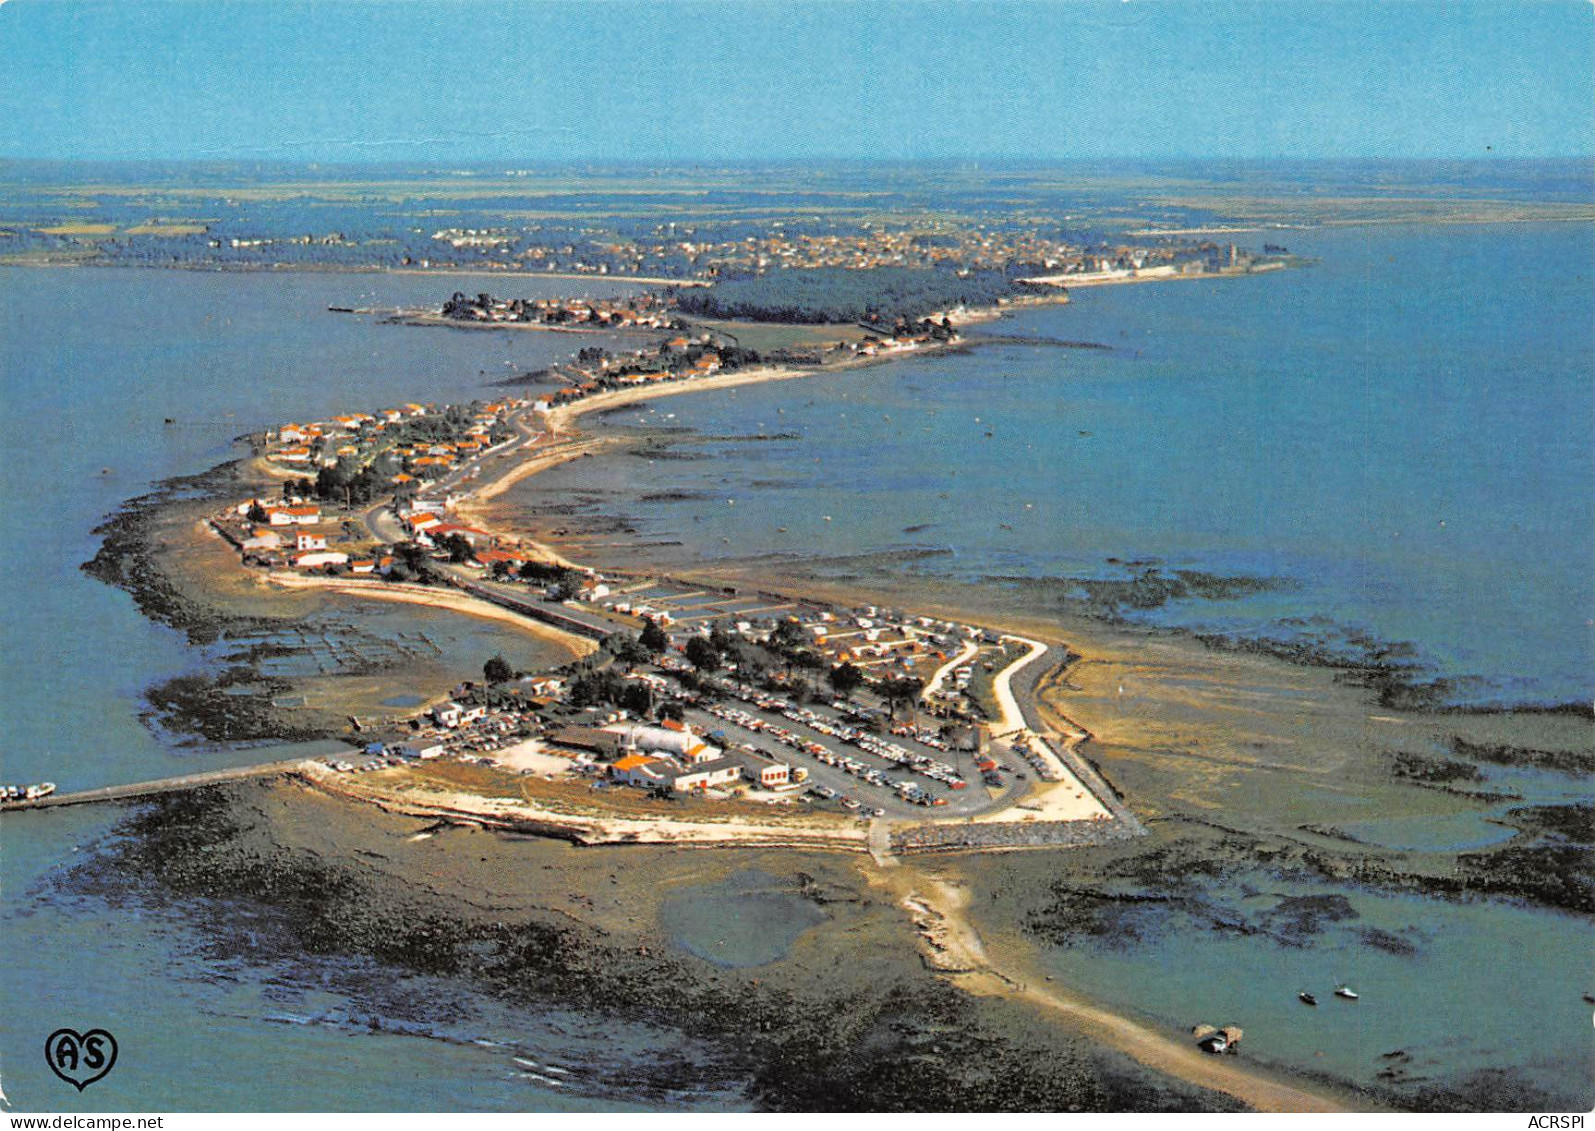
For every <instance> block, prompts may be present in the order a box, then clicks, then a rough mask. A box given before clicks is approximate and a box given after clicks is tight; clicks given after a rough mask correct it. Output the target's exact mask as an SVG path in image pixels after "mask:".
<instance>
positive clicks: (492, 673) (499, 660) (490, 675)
mask: <svg viewBox="0 0 1595 1131" xmlns="http://www.w3.org/2000/svg"><path fill="white" fill-rule="evenodd" d="M482 678H484V679H486V680H487V682H488V683H508V682H509V681H510V680H512V679H514V678H515V671H514V669H513V668H511V667H510V665H509V661H508V660H506V659H505V658H504V657H503V656H494V657H493V658H492V659H490V660H488V661H487V663H485V664H483V665H482Z"/></svg>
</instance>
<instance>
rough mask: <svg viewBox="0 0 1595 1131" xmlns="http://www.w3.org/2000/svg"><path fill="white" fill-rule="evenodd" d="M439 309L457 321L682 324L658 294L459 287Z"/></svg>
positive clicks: (637, 326) (634, 326)
mask: <svg viewBox="0 0 1595 1131" xmlns="http://www.w3.org/2000/svg"><path fill="white" fill-rule="evenodd" d="M439 313H440V314H441V315H442V316H443V317H444V318H448V319H451V320H453V321H456V322H494V323H500V322H502V323H533V324H536V325H541V326H554V327H566V328H573V329H580V328H583V327H586V328H590V329H595V330H597V329H608V330H672V329H678V328H680V327H681V325H682V323H681V320H680V319H678V318H674V317H672V316H671V314H670V312H669V311H668V310H667V309H666V308H665V305H664V302H663V301H662V300H661V299H659V298H658V297H657V296H655V295H638V296H636V297H634V298H626V299H572V298H539V299H525V298H515V299H501V298H495V297H494V296H492V295H490V294H478V295H476V296H474V297H472V296H470V295H467V294H464V293H463V292H460V291H456V292H455V293H454V295H453V296H452V297H451V298H450V299H449V300H448V301H447V302H445V303H444V304H443V309H442V310H441V311H439Z"/></svg>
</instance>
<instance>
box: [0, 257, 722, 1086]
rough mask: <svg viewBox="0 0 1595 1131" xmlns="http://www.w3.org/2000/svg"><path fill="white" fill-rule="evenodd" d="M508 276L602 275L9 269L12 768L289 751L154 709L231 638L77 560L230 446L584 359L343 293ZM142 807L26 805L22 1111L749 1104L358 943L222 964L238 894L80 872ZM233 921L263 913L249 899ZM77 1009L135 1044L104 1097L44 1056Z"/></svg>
mask: <svg viewBox="0 0 1595 1131" xmlns="http://www.w3.org/2000/svg"><path fill="white" fill-rule="evenodd" d="M506 286H513V287H514V289H515V293H517V294H524V295H553V294H566V293H572V292H573V291H585V290H587V289H588V288H587V286H586V285H585V284H573V283H570V282H560V281H540V280H517V281H515V282H514V283H510V282H509V281H508V280H504V279H502V278H498V277H493V278H484V279H475V278H463V279H461V278H448V279H438V278H430V277H412V276H405V277H400V276H392V275H334V274H317V273H284V274H226V275H217V274H207V273H199V272H186V271H151V270H117V269H104V270H98V269H62V270H24V269H7V268H0V387H3V388H4V390H5V408H6V410H5V412H4V413H3V414H0V438H3V442H4V444H5V448H6V450H7V453H8V455H7V458H6V459H5V460H4V471H3V472H0V513H4V514H5V516H6V519H7V521H8V522H9V523H10V525H11V534H10V535H8V536H7V537H5V538H3V539H0V578H3V579H4V580H3V585H4V593H5V597H6V602H5V606H6V615H5V617H4V618H0V673H3V679H4V683H5V688H6V695H5V699H4V705H3V708H0V723H3V727H4V741H3V743H0V780H4V781H20V782H31V781H39V780H45V779H49V780H54V781H56V782H58V783H59V784H60V785H61V786H62V787H63V788H86V787H92V786H96V785H104V784H109V783H115V782H126V781H140V780H147V779H150V778H155V777H164V776H167V775H171V774H177V773H188V772H193V771H195V770H199V769H207V768H214V767H218V766H225V765H234V764H246V763H252V762H259V761H269V760H274V759H282V758H286V757H288V756H290V753H291V750H290V748H284V747H282V746H271V747H267V748H259V747H256V748H247V747H242V748H228V747H218V746H201V747H198V748H195V747H189V746H181V747H180V746H177V745H174V744H173V743H172V742H171V741H170V740H168V739H165V738H163V737H161V736H159V735H157V734H156V733H155V732H153V731H152V730H151V729H150V728H148V727H147V726H145V725H144V724H143V722H142V721H141V718H140V715H141V711H142V708H143V704H142V692H143V691H144V689H145V688H147V687H149V686H151V685H153V684H157V683H161V682H163V681H165V680H167V679H169V678H171V677H172V676H174V675H178V674H182V673H184V672H186V671H190V670H194V669H195V668H196V667H198V666H200V665H201V664H202V663H203V662H204V654H203V652H202V651H201V650H199V649H194V648H191V647H189V645H188V644H187V643H186V641H185V639H184V638H183V637H182V636H181V634H179V633H177V632H174V631H171V630H169V629H166V628H163V627H161V626H158V625H154V624H152V623H151V622H149V621H148V620H146V619H145V618H144V617H143V616H142V615H141V614H140V613H139V612H138V610H137V609H136V608H135V607H134V605H133V602H132V600H131V599H130V598H129V597H128V596H127V595H126V594H125V593H122V592H120V591H119V590H116V589H113V588H111V587H109V586H106V585H104V584H102V583H100V582H99V581H96V580H94V579H93V578H90V577H88V576H87V575H85V574H84V573H82V572H81V571H80V570H79V568H78V567H79V565H80V563H82V562H84V561H86V560H87V559H88V558H90V557H92V556H93V554H94V552H95V550H96V549H97V548H98V540H97V539H96V537H95V536H94V535H93V533H92V531H93V528H94V527H95V526H96V525H97V524H98V523H99V522H100V521H101V520H102V519H103V518H104V517H105V516H106V515H107V514H109V513H110V512H112V511H114V510H115V509H116V508H117V507H118V506H119V505H120V504H121V503H122V502H123V501H124V500H125V499H127V498H129V497H131V496H134V495H137V494H140V493H141V492H144V491H146V490H148V489H149V488H150V487H151V486H152V485H153V484H154V483H156V482H157V481H159V480H161V479H164V478H166V477H169V476H174V475H187V474H193V473H196V472H200V471H204V470H205V469H207V468H209V467H211V466H212V465H214V464H216V463H218V462H221V461H222V460H224V459H228V458H232V457H234V456H237V455H239V454H247V449H243V451H242V453H241V451H240V449H239V447H238V446H237V445H235V444H234V443H233V439H234V438H235V437H237V436H239V435H240V434H244V433H248V432H251V431H254V430H257V429H262V428H265V427H268V426H271V425H273V424H278V423H282V422H284V421H287V420H293V419H324V418H326V417H327V416H330V415H332V414H334V413H337V412H341V411H349V410H361V409H368V408H372V407H377V406H382V405H390V404H397V403H403V402H405V401H410V400H419V401H466V400H471V399H486V398H491V397H493V396H495V395H498V394H499V393H500V392H501V390H495V389H492V388H489V387H487V385H488V382H489V381H492V380H497V379H500V378H502V377H504V376H512V375H515V374H517V373H521V372H525V371H528V370H535V369H540V368H542V367H544V366H546V365H547V364H548V363H549V362H550V361H553V360H556V359H559V358H562V357H564V356H565V355H566V354H568V353H569V352H570V351H571V350H572V349H573V348H574V347H573V346H572V345H571V339H569V338H568V337H566V336H564V335H557V334H545V333H533V332H515V331H504V332H494V331H450V330H444V329H420V328H410V327H399V326H382V325H378V324H377V323H376V322H375V321H374V320H373V319H370V318H361V317H354V316H350V315H344V314H334V313H329V312H328V311H327V309H326V308H327V306H328V305H339V306H366V305H376V306H393V305H407V306H408V305H421V304H428V303H436V302H438V301H440V300H441V298H443V297H446V296H447V294H448V293H450V292H452V291H453V290H454V289H456V288H459V287H464V288H466V289H469V290H492V289H497V290H500V291H502V290H503V288H504V287H506ZM624 289H625V288H623V287H617V286H606V287H605V290H604V293H616V292H621V291H623V290H624ZM168 417H170V418H172V420H173V423H171V424H167V423H165V421H166V418H168ZM350 607H352V606H350V605H348V604H345V605H344V606H343V611H344V612H345V613H347V611H348V609H349V608H350ZM406 613H407V610H401V609H400V608H399V607H398V606H389V605H379V606H376V607H375V608H373V609H368V610H366V612H365V616H364V618H363V620H364V623H365V624H366V626H367V627H371V628H373V630H379V629H380V626H381V624H382V622H383V621H385V620H386V621H392V620H394V619H395V618H400V617H404V616H405V615H406ZM436 617H437V619H438V621H439V623H437V624H434V625H431V626H430V631H429V635H430V637H431V638H432V639H433V640H434V641H435V642H437V644H438V645H439V647H440V648H442V649H443V650H445V651H447V652H456V653H458V654H459V655H460V656H461V657H462V658H463V657H464V656H466V655H470V656H473V657H475V659H474V663H475V664H477V665H479V664H480V662H481V656H482V655H484V654H489V653H490V651H491V649H493V648H495V647H498V646H500V644H501V643H502V641H501V640H500V636H501V635H502V633H504V632H506V631H507V630H501V629H499V628H498V626H495V625H488V624H482V623H478V622H470V623H453V624H450V623H446V622H448V621H449V618H447V616H446V614H441V613H440V614H436ZM411 619H412V620H417V621H424V620H425V619H426V613H425V611H422V615H421V616H420V617H419V618H411ZM453 620H454V621H456V622H457V621H459V618H453ZM406 627H408V628H414V627H415V625H414V624H412V623H410V621H409V620H407V621H406ZM470 670H471V669H470V667H468V666H466V667H462V668H461V672H460V674H461V676H462V677H464V676H468V675H469V674H470ZM302 749H304V750H305V752H306V753H313V752H316V751H319V750H322V749H323V744H313V745H310V746H307V747H304V748H302ZM119 814H120V810H119V809H118V808H88V809H56V810H47V811H42V812H38V813H24V814H15V815H7V816H5V817H4V818H0V955H4V956H5V957H4V966H5V977H4V979H0V1017H4V1023H3V1024H0V1094H3V1095H4V1096H5V1097H6V1100H7V1101H8V1102H9V1104H10V1105H11V1107H12V1108H14V1109H20V1110H34V1111H37V1110H47V1111H50V1110H53V1111H67V1110H77V1111H85V1110H86V1111H100V1110H107V1109H114V1110H167V1109H174V1108H175V1109H179V1110H223V1111H225V1110H273V1109H288V1110H293V1109H300V1110H303V1109H311V1110H356V1111H359V1110H399V1111H415V1110H428V1109H444V1110H461V1111H471V1110H521V1109H527V1108H534V1109H543V1110H583V1109H594V1108H603V1109H605V1110H616V1109H628V1108H629V1109H643V1108H657V1107H661V1106H663V1107H693V1108H703V1107H709V1108H720V1107H726V1106H737V1105H738V1104H740V1103H741V1102H742V1101H741V1100H740V1098H739V1097H738V1096H737V1095H735V1094H734V1093H725V1094H722V1093H720V1092H711V1093H707V1094H701V1095H700V1094H692V1093H679V1094H660V1093H655V1092H644V1091H641V1090H639V1089H638V1088H637V1087H636V1081H637V1080H639V1079H642V1078H643V1077H644V1076H645V1074H644V1073H643V1072H641V1071H640V1070H635V1069H638V1068H639V1065H640V1061H641V1060H647V1059H648V1058H649V1057H650V1056H657V1055H667V1054H668V1055H673V1053H674V1051H675V1050H676V1049H677V1047H678V1046H679V1044H680V1042H679V1037H678V1035H677V1034H674V1033H667V1032H660V1031H655V1030H650V1029H647V1028H644V1027H637V1026H621V1027H619V1028H617V1027H616V1025H615V1023H614V1022H613V1021H612V1020H610V1019H606V1018H602V1017H583V1016H579V1015H575V1014H571V1015H560V1014H554V1013H546V1012H536V1011H527V1010H510V1009H505V1008H502V1007H500V1006H497V1005H496V1004H495V1003H493V1002H491V1001H489V1000H487V999H484V998H481V997H477V996H473V995H472V994H470V992H469V990H468V988H466V987H462V986H457V985H431V986H428V985H421V984H418V983H411V982H405V983H403V984H401V985H399V986H398V987H397V988H393V987H394V982H393V977H392V975H391V973H383V974H382V975H381V976H371V977H365V978H364V979H362V978H361V977H360V974H361V968H360V964H359V963H356V962H342V961H338V960H334V959H330V958H320V959H316V960H313V961H312V960H308V959H297V960H296V959H294V958H292V957H289V956H284V955H282V954H281V953H279V952H271V953H269V954H264V955H262V956H259V957H255V958H251V957H247V956H246V957H245V958H243V959H232V960H225V961H224V960H220V959H218V958H217V957H216V956H215V954H213V953H212V952H211V951H210V947H211V946H212V944H213V942H214V940H215V937H216V933H215V931H214V930H213V929H212V926H213V924H212V925H207V922H206V921H207V919H209V918H212V917H214V915H215V911H214V909H206V908H205V907H203V906H202V905H200V904H193V905H186V906H185V905H178V906H175V907H152V906H148V905H145V904H144V903H142V902H141V901H140V900H138V899H136V898H132V899H129V900H127V901H125V902H116V903H114V904H108V903H107V902H106V901H105V900H103V899H99V898H92V897H85V896H79V895H76V894H74V892H73V885H72V883H71V882H70V881H69V880H67V879H65V876H66V874H67V873H68V872H69V871H70V869H71V868H72V867H73V866H74V865H75V864H76V863H78V862H79V861H81V860H83V859H85V858H86V857H87V856H88V855H90V854H92V853H93V851H94V848H95V846H96V845H97V844H98V843H100V841H101V840H102V839H103V838H104V837H106V836H109V835H112V833H113V830H114V826H115V824H116V822H117V820H118V818H119ZM262 929H264V928H262ZM228 930H230V931H231V932H232V933H233V934H234V935H236V934H238V933H239V932H238V921H237V919H236V917H234V918H233V919H230V920H229V924H228ZM243 933H244V934H245V935H246V936H247V934H248V932H247V931H245V932H243ZM233 941H235V942H236V939H234V940H233ZM417 1003H423V1004H424V1005H425V1003H431V1004H430V1005H425V1008H424V1009H423V1010H422V1012H423V1013H425V1014H428V1016H429V1017H430V1019H428V1017H423V1018H420V1019H417V1018H416V1017H414V1016H407V1017H403V1018H400V1019H396V1015H400V1014H403V1013H404V1012H405V1009H404V1008H401V1007H407V1008H408V1009H409V1010H413V1009H415V1008H416V1005H417ZM373 1018H375V1019H376V1024H377V1026H378V1029H377V1030H376V1031H373V1029H372V1019H373ZM62 1026H67V1027H72V1028H76V1029H78V1030H80V1031H81V1030H87V1029H89V1028H93V1027H101V1028H105V1029H107V1030H109V1031H111V1032H112V1033H113V1034H114V1035H115V1036H116V1037H117V1038H118V1041H119V1042H120V1051H119V1054H118V1061H117V1064H116V1066H115V1068H114V1069H113V1071H112V1072H111V1073H110V1074H109V1075H108V1076H107V1077H106V1078H105V1079H103V1080H101V1081H99V1082H97V1083H95V1084H93V1085H91V1086H90V1087H89V1088H88V1089H87V1090H86V1091H84V1092H83V1093H81V1094H79V1093H78V1092H77V1091H75V1090H74V1089H73V1088H72V1087H70V1086H69V1085H67V1084H65V1083H63V1082H62V1081H60V1080H57V1079H56V1078H55V1077H53V1076H52V1075H50V1073H49V1072H48V1070H47V1069H46V1066H45V1063H44V1058H43V1054H42V1051H41V1050H42V1049H43V1045H44V1040H45V1037H46V1036H47V1035H48V1034H49V1033H50V1032H52V1031H53V1030H54V1029H56V1028H59V1027H62ZM517 1057H518V1058H519V1059H518V1060H517V1059H516V1058H517ZM528 1065H532V1066H533V1067H528ZM641 1067H645V1065H642V1066H641Z"/></svg>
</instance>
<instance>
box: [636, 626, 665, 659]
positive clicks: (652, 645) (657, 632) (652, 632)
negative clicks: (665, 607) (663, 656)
mask: <svg viewBox="0 0 1595 1131" xmlns="http://www.w3.org/2000/svg"><path fill="white" fill-rule="evenodd" d="M638 641H639V643H641V644H642V646H643V647H644V648H646V649H648V652H649V654H650V655H654V656H657V655H658V654H659V653H661V652H664V651H666V650H668V649H669V647H670V636H669V634H668V633H666V632H665V630H664V629H663V628H661V627H660V626H659V622H658V621H656V620H654V619H653V617H643V619H642V635H641V636H640V637H638Z"/></svg>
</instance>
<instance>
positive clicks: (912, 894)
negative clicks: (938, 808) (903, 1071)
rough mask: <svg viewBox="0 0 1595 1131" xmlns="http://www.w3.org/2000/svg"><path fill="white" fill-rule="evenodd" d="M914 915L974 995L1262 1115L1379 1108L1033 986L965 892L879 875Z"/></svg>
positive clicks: (937, 956)
mask: <svg viewBox="0 0 1595 1131" xmlns="http://www.w3.org/2000/svg"><path fill="white" fill-rule="evenodd" d="M875 878H876V881H877V882H879V883H882V884H885V885H887V886H889V887H890V888H892V889H893V890H894V892H895V893H896V894H897V896H898V900H899V902H900V903H901V904H902V906H904V907H905V908H906V909H907V910H908V911H909V912H910V914H911V915H913V916H914V919H915V923H916V926H918V927H919V928H920V934H921V936H922V938H924V939H925V941H926V945H927V947H928V948H929V949H930V952H931V954H930V956H929V961H930V965H931V967H932V968H933V969H939V970H941V971H942V973H943V974H944V975H945V976H948V977H951V978H954V979H956V982H957V984H958V985H959V986H960V987H962V988H963V989H965V990H968V991H969V992H971V993H977V994H983V995H987V996H994V997H1005V998H1010V999H1017V1000H1022V1001H1026V1002H1030V1003H1032V1004H1033V1005H1036V1006H1038V1007H1040V1008H1041V1009H1043V1010H1044V1011H1047V1012H1050V1013H1056V1014H1059V1015H1060V1016H1062V1017H1065V1018H1067V1019H1068V1021H1069V1023H1070V1027H1071V1028H1074V1029H1076V1030H1078V1031H1080V1032H1081V1033H1084V1034H1085V1035H1086V1036H1088V1037H1091V1038H1092V1039H1094V1040H1096V1041H1099V1042H1101V1043H1102V1044H1105V1045H1108V1046H1110V1047H1112V1048H1115V1049H1118V1050H1119V1051H1120V1052H1122V1053H1125V1054H1126V1055H1128V1056H1130V1057H1133V1058H1134V1059H1135V1060H1137V1061H1139V1062H1140V1063H1142V1064H1144V1065H1146V1066H1147V1067H1149V1068H1153V1069H1156V1070H1157V1071H1159V1072H1163V1073H1166V1074H1168V1075H1170V1076H1173V1077H1176V1078H1178V1079H1180V1080H1185V1081H1187V1082H1189V1083H1191V1084H1195V1085H1197V1086H1199V1087H1203V1088H1210V1089H1213V1090H1215V1091H1220V1092H1224V1093H1225V1094H1227V1095H1231V1096H1234V1097H1235V1098H1236V1099H1238V1100H1240V1101H1241V1102H1243V1103H1245V1104H1247V1105H1248V1106H1250V1107H1252V1108H1254V1109H1256V1110H1257V1111H1267V1112H1345V1111H1358V1110H1377V1109H1376V1108H1375V1107H1374V1106H1373V1105H1372V1104H1370V1103H1368V1102H1367V1101H1366V1100H1363V1099H1362V1098H1361V1097H1358V1096H1356V1095H1354V1094H1351V1093H1344V1094H1341V1093H1337V1092H1335V1091H1333V1090H1331V1089H1329V1088H1327V1087H1323V1086H1320V1085H1316V1084H1309V1083H1306V1082H1301V1081H1295V1080H1291V1079H1288V1078H1286V1077H1284V1076H1283V1075H1281V1074H1277V1073H1274V1072H1272V1071H1270V1070H1268V1069H1266V1068H1263V1067H1260V1066H1258V1065H1254V1064H1249V1063H1247V1062H1246V1061H1244V1060H1241V1059H1239V1058H1235V1057H1221V1056H1212V1055H1210V1054H1208V1053H1205V1052H1203V1051H1201V1050H1200V1049H1199V1048H1197V1047H1196V1045H1195V1043H1194V1042H1192V1041H1188V1040H1184V1039H1177V1038H1174V1037H1170V1036H1168V1035H1166V1034H1163V1033H1159V1032H1157V1031H1156V1030H1154V1029H1152V1028H1150V1027H1149V1026H1147V1025H1144V1024H1142V1023H1140V1022H1138V1021H1134V1020H1132V1019H1130V1018H1128V1017H1122V1016H1120V1015H1119V1014H1116V1013H1113V1012H1112V1011H1110V1010H1108V1009H1104V1008H1102V1007H1101V1006H1098V1005H1093V1004H1091V1003H1090V1002H1087V1001H1084V1000H1082V999H1079V998H1076V997H1074V996H1073V995H1071V994H1069V993H1068V992H1067V991H1065V990H1062V989H1058V988H1055V987H1053V986H1052V985H1050V984H1047V983H1043V984H1040V985H1037V984H1035V983H1033V982H1032V981H1031V980H1030V978H1029V976H1028V975H1026V974H1025V973H1024V972H1023V971H1020V970H1018V969H1017V968H1015V969H1011V970H1005V969H1003V968H1002V967H1001V966H1000V965H999V964H998V963H997V962H996V961H994V960H993V958H992V957H991V955H990V954H989V953H988V952H987V950H986V947H985V944H984V943H983V942H982V941H981V938H980V935H979V933H978V932H977V931H976V930H975V927H974V924H973V923H972V922H971V920H970V918H969V914H968V906H969V892H968V889H966V888H964V887H962V886H960V885H958V884H955V883H950V882H948V881H946V880H941V879H937V878H935V877H932V876H929V875H927V874H925V873H924V872H921V871H918V870H917V869H913V868H899V869H897V870H895V871H893V872H879V871H878V872H876V873H875Z"/></svg>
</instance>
